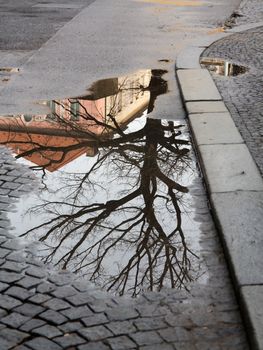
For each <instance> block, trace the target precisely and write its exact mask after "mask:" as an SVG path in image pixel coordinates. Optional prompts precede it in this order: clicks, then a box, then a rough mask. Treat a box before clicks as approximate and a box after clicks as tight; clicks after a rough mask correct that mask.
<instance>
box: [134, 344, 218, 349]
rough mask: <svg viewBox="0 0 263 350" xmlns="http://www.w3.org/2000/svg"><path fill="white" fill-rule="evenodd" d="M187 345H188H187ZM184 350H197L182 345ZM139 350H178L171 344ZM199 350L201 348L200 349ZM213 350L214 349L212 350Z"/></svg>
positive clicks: (145, 347)
mask: <svg viewBox="0 0 263 350" xmlns="http://www.w3.org/2000/svg"><path fill="white" fill-rule="evenodd" d="M188 345H189V344H188ZM182 349H184V350H197V349H196V348H191V345H190V347H187V344H185V343H184V348H182ZM140 350H179V348H177V347H176V346H175V347H173V346H172V345H171V344H158V345H149V346H148V345H147V346H142V347H140ZM200 350H201V348H200ZM213 350H214V349H213Z"/></svg>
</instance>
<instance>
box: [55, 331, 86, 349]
mask: <svg viewBox="0 0 263 350" xmlns="http://www.w3.org/2000/svg"><path fill="white" fill-rule="evenodd" d="M54 341H55V342H56V343H58V344H59V345H60V346H61V347H62V348H63V349H68V348H69V347H74V346H76V345H79V344H84V343H86V340H85V339H83V338H81V337H80V336H78V335H77V334H76V333H70V334H65V335H64V336H62V337H58V338H55V339H54Z"/></svg>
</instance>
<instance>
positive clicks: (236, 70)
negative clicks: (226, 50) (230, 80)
mask: <svg viewBox="0 0 263 350" xmlns="http://www.w3.org/2000/svg"><path fill="white" fill-rule="evenodd" d="M200 63H201V64H202V65H204V66H205V67H206V68H207V69H208V70H210V71H211V72H213V73H215V74H218V75H224V76H226V77H228V76H236V75H239V74H244V73H245V72H246V71H247V69H246V67H242V66H238V65H236V64H233V63H230V62H228V61H225V60H221V59H217V58H202V59H201V62H200Z"/></svg>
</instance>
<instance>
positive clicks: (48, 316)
mask: <svg viewBox="0 0 263 350" xmlns="http://www.w3.org/2000/svg"><path fill="white" fill-rule="evenodd" d="M39 317H40V318H42V319H44V320H46V321H48V322H50V323H51V324H55V325H60V324H62V323H64V322H66V321H67V319H66V317H65V316H63V315H62V314H61V313H58V312H56V311H54V310H48V311H45V312H43V313H42V314H40V315H39Z"/></svg>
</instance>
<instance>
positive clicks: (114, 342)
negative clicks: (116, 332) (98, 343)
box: [106, 335, 136, 350]
mask: <svg viewBox="0 0 263 350" xmlns="http://www.w3.org/2000/svg"><path fill="white" fill-rule="evenodd" d="M106 342H107V343H108V344H109V345H110V347H111V349H112V350H124V349H135V348H136V344H135V343H134V342H133V341H132V340H131V339H130V338H128V337H127V336H125V335H122V336H120V337H115V338H111V339H107V340H106Z"/></svg>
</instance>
